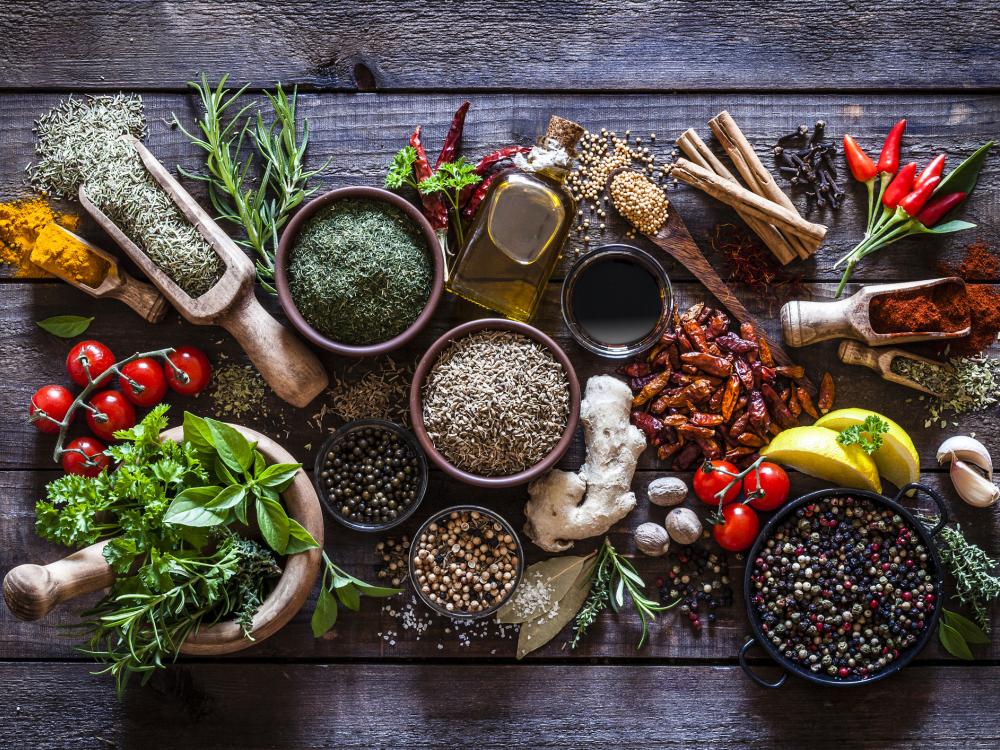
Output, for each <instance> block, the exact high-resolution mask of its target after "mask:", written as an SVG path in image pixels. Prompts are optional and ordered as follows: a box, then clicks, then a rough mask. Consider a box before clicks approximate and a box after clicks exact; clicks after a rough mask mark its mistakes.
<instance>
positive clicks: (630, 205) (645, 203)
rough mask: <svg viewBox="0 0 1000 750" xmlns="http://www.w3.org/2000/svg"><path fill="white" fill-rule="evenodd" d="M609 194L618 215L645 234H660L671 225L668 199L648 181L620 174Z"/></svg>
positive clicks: (614, 180)
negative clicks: (668, 220) (667, 222)
mask: <svg viewBox="0 0 1000 750" xmlns="http://www.w3.org/2000/svg"><path fill="white" fill-rule="evenodd" d="M608 190H609V191H610V192H611V200H612V201H614V204H615V208H617V209H618V212H619V213H620V214H621V215H622V216H624V217H625V218H626V219H628V220H629V222H630V223H631V224H632V225H633V226H634V227H635V228H636V229H638V230H639V231H640V232H642V233H643V234H656V233H657V232H658V231H659V230H660V227H662V226H663V224H664V223H665V222H666V221H667V206H668V203H667V196H666V195H664V193H663V189H662V188H660V187H659V186H658V185H656V184H655V183H654V182H653V181H652V180H650V179H649V178H648V177H646V176H644V175H641V174H639V173H638V172H633V171H627V172H619V173H618V174H616V175H615V176H614V178H612V180H611V185H609V186H608Z"/></svg>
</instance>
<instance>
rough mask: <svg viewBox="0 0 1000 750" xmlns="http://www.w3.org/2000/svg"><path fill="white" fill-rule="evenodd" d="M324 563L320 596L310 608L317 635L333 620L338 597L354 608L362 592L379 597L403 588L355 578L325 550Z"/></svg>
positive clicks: (315, 634)
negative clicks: (313, 608) (379, 584)
mask: <svg viewBox="0 0 1000 750" xmlns="http://www.w3.org/2000/svg"><path fill="white" fill-rule="evenodd" d="M323 564H324V569H323V580H322V582H321V583H320V586H319V598H318V599H317V600H316V609H315V610H313V616H312V632H313V636H314V637H316V638H319V637H320V636H322V635H323V634H324V633H326V632H327V631H328V630H330V628H332V627H333V626H334V625H335V624H336V622H337V612H338V609H339V607H338V605H337V602H338V601H339V602H340V604H341V605H343V606H344V607H346V608H347V609H350V610H353V611H355V612H356V611H357V610H358V609H360V608H361V597H363V596H368V597H372V598H376V599H381V598H386V597H389V596H395V595H396V594H399V593H401V592H402V589H395V588H388V587H386V586H375V585H373V584H370V583H367V582H365V581H362V580H361V579H360V578H355V577H354V576H352V575H351V574H350V573H348V572H346V571H345V570H343V569H342V568H341V567H339V566H338V565H335V564H334V562H333V561H332V560H331V559H330V558H329V557H328V556H327V554H326V552H324V553H323Z"/></svg>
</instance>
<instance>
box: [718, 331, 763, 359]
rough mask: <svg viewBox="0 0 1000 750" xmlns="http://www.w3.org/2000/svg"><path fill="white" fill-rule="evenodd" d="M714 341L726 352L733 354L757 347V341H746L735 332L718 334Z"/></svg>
mask: <svg viewBox="0 0 1000 750" xmlns="http://www.w3.org/2000/svg"><path fill="white" fill-rule="evenodd" d="M715 343H716V344H718V345H719V347H721V348H722V349H725V350H726V351H727V352H732V353H733V354H747V353H748V352H752V351H753V350H754V349H756V348H757V342H755V341H747V340H746V339H744V338H740V337H739V336H737V335H736V334H735V333H727V334H725V335H723V336H719V337H717V338H716V339H715Z"/></svg>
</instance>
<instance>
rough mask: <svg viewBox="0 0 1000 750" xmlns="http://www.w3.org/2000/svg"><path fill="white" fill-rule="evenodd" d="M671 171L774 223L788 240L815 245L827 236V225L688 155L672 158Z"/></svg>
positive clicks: (731, 203) (738, 207)
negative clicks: (706, 167)
mask: <svg viewBox="0 0 1000 750" xmlns="http://www.w3.org/2000/svg"><path fill="white" fill-rule="evenodd" d="M670 173H671V174H672V175H673V176H674V177H676V178H677V179H678V180H680V181H681V182H683V183H685V184H687V185H690V186H691V187H695V188H698V189H699V190H701V191H703V192H705V193H708V194H709V195H711V196H712V197H713V198H715V199H716V200H718V201H721V202H722V203H725V204H726V205H728V206H732V207H733V208H735V209H737V210H740V211H744V212H745V213H747V214H749V215H750V216H752V217H754V218H755V219H759V220H761V221H765V222H768V223H770V224H773V225H774V226H775V227H777V228H778V229H780V230H781V231H782V232H783V233H784V234H785V236H786V237H788V239H789V241H790V242H791V241H792V239H793V238H794V239H798V240H802V241H803V242H804V243H808V244H815V245H818V244H819V243H821V242H822V241H823V238H824V237H825V236H826V227H825V226H823V225H822V224H813V223H812V222H810V221H806V220H805V219H803V218H802V217H801V216H800V215H799V214H798V212H797V211H790V210H789V209H788V208H786V207H785V206H782V205H779V204H777V203H775V202H774V201H770V200H768V199H767V198H761V197H760V196H759V195H757V194H756V193H753V192H751V191H749V190H747V189H746V188H745V187H743V186H742V185H739V184H737V183H735V182H732V181H730V180H727V179H725V178H724V177H720V176H719V175H717V174H716V173H715V172H712V171H710V170H708V169H705V168H704V167H701V166H699V165H697V164H695V163H694V162H691V161H688V160H687V159H678V160H677V161H676V162H674V164H673V167H672V169H671V171H670Z"/></svg>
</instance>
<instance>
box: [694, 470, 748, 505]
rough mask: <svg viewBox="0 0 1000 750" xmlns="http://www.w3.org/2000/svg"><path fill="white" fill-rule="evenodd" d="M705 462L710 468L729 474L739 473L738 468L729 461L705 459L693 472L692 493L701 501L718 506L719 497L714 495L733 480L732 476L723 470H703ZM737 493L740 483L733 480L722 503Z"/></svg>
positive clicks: (733, 497) (732, 498)
mask: <svg viewBox="0 0 1000 750" xmlns="http://www.w3.org/2000/svg"><path fill="white" fill-rule="evenodd" d="M705 464H709V465H711V467H712V469H722V470H723V471H728V472H729V473H731V474H739V473H740V470H739V469H737V468H736V466H734V465H733V464H731V463H730V462H729V461H706V462H705V463H704V464H702V465H701V466H699V467H698V471H696V472H695V473H694V494H695V495H697V496H698V499H699V500H701V501H702V502H703V503H705V504H707V505H714V506H718V505H719V498H718V497H716V495H718V494H719V493H720V492H722V491H723V490H724V489H726V485H728V484H729V483H730V482H732V481H733V477H731V476H728V475H727V474H724V473H723V471H705ZM739 495H740V483H739V482H733V486H732V487H731V488H730V490H729V491H728V492H727V493H726V496H725V498H724V499H723V503H724V504H728V503H731V502H733V501H734V500H735V499H736V498H737V497H739Z"/></svg>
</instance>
